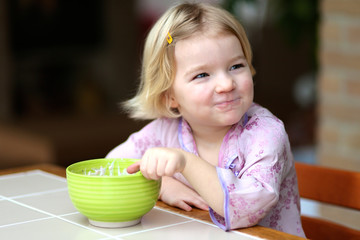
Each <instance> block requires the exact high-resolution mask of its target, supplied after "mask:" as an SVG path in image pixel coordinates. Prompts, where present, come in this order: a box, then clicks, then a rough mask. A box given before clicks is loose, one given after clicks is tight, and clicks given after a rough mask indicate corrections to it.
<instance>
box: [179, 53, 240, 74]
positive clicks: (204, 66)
mask: <svg viewBox="0 0 360 240" xmlns="http://www.w3.org/2000/svg"><path fill="white" fill-rule="evenodd" d="M238 60H246V58H245V56H244V54H239V55H236V56H234V57H232V58H230V59H229V60H228V62H230V63H232V62H235V61H238ZM208 67H209V65H208V64H199V65H195V66H193V67H190V68H189V69H188V70H187V71H186V72H185V74H184V76H185V77H186V76H191V75H193V74H195V73H197V72H200V71H202V70H203V69H207V68H208Z"/></svg>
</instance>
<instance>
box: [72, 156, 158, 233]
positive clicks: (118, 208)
mask: <svg viewBox="0 0 360 240" xmlns="http://www.w3.org/2000/svg"><path fill="white" fill-rule="evenodd" d="M136 161H138V160H137V159H125V158H122V159H94V160H87V161H82V162H78V163H74V164H72V165H70V166H69V167H67V169H66V178H67V184H68V190H69V195H70V199H71V201H72V202H73V204H74V206H75V208H76V209H77V210H78V211H79V212H80V213H82V214H83V215H85V216H86V217H87V218H88V219H89V222H90V223H91V224H92V225H95V226H99V227H110V228H115V227H127V226H132V225H135V224H137V223H139V222H140V221H141V217H142V216H144V215H145V214H146V213H147V212H149V211H150V210H151V209H152V208H153V207H154V206H155V204H156V201H157V199H158V196H159V190H160V185H161V181H160V180H159V181H154V180H148V179H146V178H145V177H144V176H143V175H142V174H141V172H137V173H134V174H124V173H123V172H124V171H125V170H124V169H126V168H127V167H128V166H129V165H131V164H132V163H134V162H136ZM111 165H112V167H109V166H111ZM93 169H96V170H93ZM99 169H100V171H99ZM109 169H110V170H109ZM101 170H102V172H101ZM105 170H106V171H105ZM100 172H101V174H100ZM89 174H91V175H89ZM95 174H97V175H95ZM99 174H100V175H99Z"/></svg>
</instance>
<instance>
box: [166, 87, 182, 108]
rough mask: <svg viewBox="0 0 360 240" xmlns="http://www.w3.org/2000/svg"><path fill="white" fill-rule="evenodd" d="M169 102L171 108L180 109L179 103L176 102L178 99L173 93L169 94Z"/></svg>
mask: <svg viewBox="0 0 360 240" xmlns="http://www.w3.org/2000/svg"><path fill="white" fill-rule="evenodd" d="M167 101H168V103H169V106H170V107H171V108H178V107H179V104H178V102H177V101H176V98H175V96H174V94H173V93H172V91H170V92H168V94H167Z"/></svg>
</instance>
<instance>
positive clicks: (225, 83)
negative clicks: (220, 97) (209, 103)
mask: <svg viewBox="0 0 360 240" xmlns="http://www.w3.org/2000/svg"><path fill="white" fill-rule="evenodd" d="M234 88H235V80H234V79H233V78H232V76H231V75H230V74H224V75H222V76H219V77H218V79H217V81H216V86H215V92H216V93H222V92H230V91H232V90H233V89H234Z"/></svg>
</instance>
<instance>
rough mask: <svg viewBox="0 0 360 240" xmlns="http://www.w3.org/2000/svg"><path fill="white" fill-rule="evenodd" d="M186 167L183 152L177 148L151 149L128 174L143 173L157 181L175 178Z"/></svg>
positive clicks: (131, 166) (130, 168)
mask: <svg viewBox="0 0 360 240" xmlns="http://www.w3.org/2000/svg"><path fill="white" fill-rule="evenodd" d="M185 165H186V158H185V154H184V152H183V150H181V149H176V148H150V149H148V150H147V151H146V152H145V154H144V155H143V157H142V159H141V161H139V162H137V163H134V164H132V165H130V166H129V167H128V168H127V172H128V173H134V172H137V171H139V170H140V171H141V173H142V174H143V175H144V177H146V178H147V179H154V180H157V179H159V178H160V177H163V176H173V175H174V174H175V173H177V172H182V171H183V170H184V167H185Z"/></svg>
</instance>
